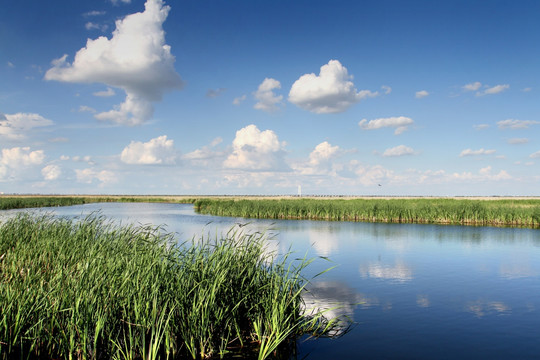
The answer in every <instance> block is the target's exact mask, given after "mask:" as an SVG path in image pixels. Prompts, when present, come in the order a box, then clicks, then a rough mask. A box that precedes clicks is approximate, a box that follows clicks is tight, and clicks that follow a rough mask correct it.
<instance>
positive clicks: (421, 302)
mask: <svg viewBox="0 0 540 360" xmlns="http://www.w3.org/2000/svg"><path fill="white" fill-rule="evenodd" d="M416 305H418V306H419V307H421V308H427V307H429V306H430V305H431V303H430V301H429V298H428V297H427V295H420V294H419V295H417V296H416Z"/></svg>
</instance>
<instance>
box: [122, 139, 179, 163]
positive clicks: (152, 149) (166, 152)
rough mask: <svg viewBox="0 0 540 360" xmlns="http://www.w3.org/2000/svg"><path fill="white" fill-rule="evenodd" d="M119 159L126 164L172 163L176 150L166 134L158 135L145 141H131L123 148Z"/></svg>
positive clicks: (174, 159)
mask: <svg viewBox="0 0 540 360" xmlns="http://www.w3.org/2000/svg"><path fill="white" fill-rule="evenodd" d="M120 160H122V161H123V162H125V163H126V164H144V165H151V164H174V163H175V161H176V152H175V150H174V141H173V140H167V136H165V135H163V136H159V137H157V138H155V139H152V140H150V141H148V142H146V143H142V142H139V141H132V142H131V143H130V144H129V145H128V146H126V147H125V148H124V150H123V151H122V154H121V155H120Z"/></svg>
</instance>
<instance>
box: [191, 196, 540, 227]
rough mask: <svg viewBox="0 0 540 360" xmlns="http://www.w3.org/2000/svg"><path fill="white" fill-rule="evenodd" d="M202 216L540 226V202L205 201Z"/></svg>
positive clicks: (198, 208)
mask: <svg viewBox="0 0 540 360" xmlns="http://www.w3.org/2000/svg"><path fill="white" fill-rule="evenodd" d="M195 210H196V211H198V212H200V213H203V214H212V215H219V216H236V217H246V218H265V219H311V220H336V221H368V222H395V223H435V224H462V225H492V226H525V227H532V228H539V227H540V200H465V199H437V198H434V199H425V198H423V199H389V200H386V199H352V200H344V199H339V200H335V199H280V200H220V199H200V200H197V201H196V202H195Z"/></svg>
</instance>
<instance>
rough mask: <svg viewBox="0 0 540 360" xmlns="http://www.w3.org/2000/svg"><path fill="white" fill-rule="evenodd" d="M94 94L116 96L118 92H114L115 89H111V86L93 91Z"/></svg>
mask: <svg viewBox="0 0 540 360" xmlns="http://www.w3.org/2000/svg"><path fill="white" fill-rule="evenodd" d="M93 95H94V96H99V97H109V96H114V95H116V93H115V92H114V90H113V89H111V88H110V87H108V88H107V90H103V91H96V92H95V93H93Z"/></svg>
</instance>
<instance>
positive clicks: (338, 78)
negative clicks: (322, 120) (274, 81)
mask: <svg viewBox="0 0 540 360" xmlns="http://www.w3.org/2000/svg"><path fill="white" fill-rule="evenodd" d="M352 79H353V76H352V75H349V73H348V71H347V68H346V67H344V66H343V65H341V63H340V62H339V61H338V60H330V61H329V62H328V64H326V65H323V66H321V70H320V73H319V75H315V74H314V73H311V74H305V75H302V76H301V77H300V78H299V79H298V80H296V81H295V82H294V84H293V85H292V87H291V90H290V91H289V101H290V102H291V103H293V104H295V105H296V106H298V107H300V108H302V109H304V110H308V111H311V112H314V113H317V114H327V113H339V112H343V111H345V110H347V109H348V108H349V107H350V106H351V105H354V104H356V103H357V102H359V101H361V100H362V99H365V98H368V97H374V96H377V95H378V94H379V93H378V92H377V91H376V92H371V91H369V90H361V91H357V90H356V88H355V87H354V83H353V82H352V81H351V80H352Z"/></svg>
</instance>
